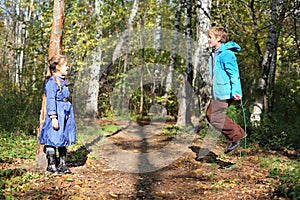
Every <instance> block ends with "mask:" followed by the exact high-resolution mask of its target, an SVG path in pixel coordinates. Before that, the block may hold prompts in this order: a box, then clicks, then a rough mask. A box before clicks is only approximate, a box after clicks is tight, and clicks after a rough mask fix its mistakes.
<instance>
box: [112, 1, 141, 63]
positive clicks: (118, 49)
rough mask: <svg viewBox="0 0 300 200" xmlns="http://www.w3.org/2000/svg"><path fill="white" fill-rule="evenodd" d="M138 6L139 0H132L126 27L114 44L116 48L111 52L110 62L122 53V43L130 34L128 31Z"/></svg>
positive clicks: (130, 29) (130, 28)
mask: <svg viewBox="0 0 300 200" xmlns="http://www.w3.org/2000/svg"><path fill="white" fill-rule="evenodd" d="M138 6H139V0H134V3H133V6H132V9H131V13H130V16H129V19H128V22H127V26H126V29H125V31H124V32H123V33H122V35H121V38H120V40H119V42H118V44H117V45H116V48H115V50H114V52H113V57H112V63H114V62H115V61H116V59H118V58H119V57H120V56H121V54H122V48H123V44H124V43H125V41H126V39H127V38H128V37H129V36H130V33H131V31H132V26H133V22H134V17H135V16H136V14H137V11H138Z"/></svg>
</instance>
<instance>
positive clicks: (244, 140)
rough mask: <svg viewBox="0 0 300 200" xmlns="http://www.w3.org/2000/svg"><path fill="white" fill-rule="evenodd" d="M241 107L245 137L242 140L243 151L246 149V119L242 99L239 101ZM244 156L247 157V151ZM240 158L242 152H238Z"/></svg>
mask: <svg viewBox="0 0 300 200" xmlns="http://www.w3.org/2000/svg"><path fill="white" fill-rule="evenodd" d="M241 107H242V113H243V118H244V132H245V137H244V139H243V142H244V149H247V119H246V113H245V109H244V104H243V100H242V99H241ZM245 156H247V151H246V153H245ZM240 157H242V151H240Z"/></svg>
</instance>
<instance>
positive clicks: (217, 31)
mask: <svg viewBox="0 0 300 200" xmlns="http://www.w3.org/2000/svg"><path fill="white" fill-rule="evenodd" d="M211 34H213V35H214V36H215V37H216V38H218V37H220V38H221V40H220V42H222V43H225V42H228V33H227V31H226V29H225V28H224V27H223V26H213V27H211V28H210V29H209V30H208V35H211Z"/></svg>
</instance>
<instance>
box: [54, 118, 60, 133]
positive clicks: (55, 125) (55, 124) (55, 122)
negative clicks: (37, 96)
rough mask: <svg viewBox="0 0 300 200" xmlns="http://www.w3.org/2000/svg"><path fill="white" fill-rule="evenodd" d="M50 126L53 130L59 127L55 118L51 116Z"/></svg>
mask: <svg viewBox="0 0 300 200" xmlns="http://www.w3.org/2000/svg"><path fill="white" fill-rule="evenodd" d="M52 127H53V129H54V130H58V129H59V126H58V120H57V118H52Z"/></svg>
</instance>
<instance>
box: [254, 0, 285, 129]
mask: <svg viewBox="0 0 300 200" xmlns="http://www.w3.org/2000/svg"><path fill="white" fill-rule="evenodd" d="M278 3H279V2H278V0H273V1H272V7H271V10H272V11H271V20H270V28H269V32H268V40H267V43H266V51H265V53H264V56H263V61H262V64H261V68H262V72H261V75H260V79H259V81H258V91H259V96H258V97H257V98H256V100H255V103H254V105H253V111H252V113H251V116H250V122H251V123H252V124H253V125H254V126H259V125H260V123H261V114H262V113H263V111H264V110H265V111H266V112H267V110H268V107H267V106H268V102H267V101H268V99H267V85H268V78H269V76H270V70H275V66H274V65H276V51H277V43H278V37H279V30H278V24H276V23H278V22H279V23H280V19H279V17H278ZM271 68H272V69H271Z"/></svg>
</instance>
